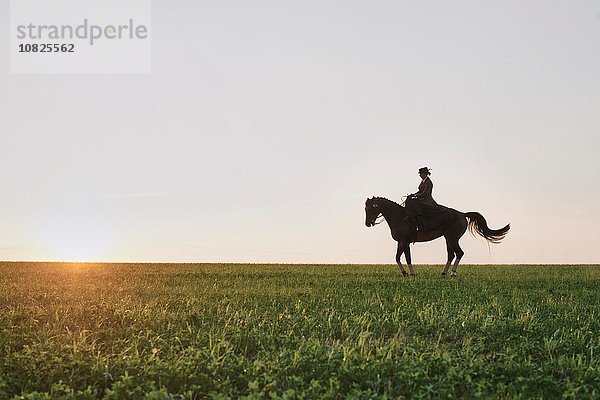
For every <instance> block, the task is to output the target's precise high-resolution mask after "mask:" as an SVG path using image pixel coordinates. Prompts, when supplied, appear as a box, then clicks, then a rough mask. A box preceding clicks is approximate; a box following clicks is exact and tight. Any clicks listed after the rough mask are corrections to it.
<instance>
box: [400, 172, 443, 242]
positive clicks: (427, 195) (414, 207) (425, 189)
mask: <svg viewBox="0 0 600 400" xmlns="http://www.w3.org/2000/svg"><path fill="white" fill-rule="evenodd" d="M429 175H431V171H430V169H429V168H427V167H423V168H419V176H420V177H421V183H420V184H419V190H418V191H417V192H416V193H413V194H410V195H409V196H408V197H409V198H408V201H407V202H406V214H407V215H406V217H405V218H404V219H405V221H406V222H407V223H408V224H409V225H411V226H412V227H413V228H415V229H416V230H419V229H422V221H421V216H422V214H423V207H420V206H421V205H424V206H425V207H424V208H427V206H430V207H436V206H437V203H436V202H435V200H433V197H432V196H431V193H432V191H433V182H432V181H431V179H430V178H429ZM411 199H412V200H413V201H410V200H411ZM415 199H416V201H414V200H415Z"/></svg>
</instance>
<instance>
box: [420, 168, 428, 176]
mask: <svg viewBox="0 0 600 400" xmlns="http://www.w3.org/2000/svg"><path fill="white" fill-rule="evenodd" d="M419 174H427V175H431V170H430V169H429V168H427V167H423V168H419Z"/></svg>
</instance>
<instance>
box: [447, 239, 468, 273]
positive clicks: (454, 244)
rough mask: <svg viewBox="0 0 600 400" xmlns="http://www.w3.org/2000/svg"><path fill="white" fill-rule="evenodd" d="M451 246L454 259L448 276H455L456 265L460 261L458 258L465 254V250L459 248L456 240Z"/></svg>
mask: <svg viewBox="0 0 600 400" xmlns="http://www.w3.org/2000/svg"><path fill="white" fill-rule="evenodd" d="M453 247H454V253H455V254H456V260H455V261H454V264H453V265H452V273H451V274H450V276H456V267H458V263H459V262H460V259H461V258H463V256H464V255H465V252H464V251H463V250H462V249H461V248H460V245H459V244H458V240H457V241H456V242H454V243H453Z"/></svg>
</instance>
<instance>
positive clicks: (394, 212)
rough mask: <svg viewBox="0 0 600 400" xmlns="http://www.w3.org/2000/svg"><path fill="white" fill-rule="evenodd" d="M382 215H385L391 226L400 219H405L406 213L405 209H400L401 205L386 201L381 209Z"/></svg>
mask: <svg viewBox="0 0 600 400" xmlns="http://www.w3.org/2000/svg"><path fill="white" fill-rule="evenodd" d="M381 214H383V217H384V218H385V220H386V221H387V222H388V224H389V223H390V222H393V221H394V220H395V219H397V218H398V217H404V214H405V212H404V208H402V207H400V205H398V204H396V203H394V202H392V201H391V200H387V199H385V200H384V203H383V204H382V207H381Z"/></svg>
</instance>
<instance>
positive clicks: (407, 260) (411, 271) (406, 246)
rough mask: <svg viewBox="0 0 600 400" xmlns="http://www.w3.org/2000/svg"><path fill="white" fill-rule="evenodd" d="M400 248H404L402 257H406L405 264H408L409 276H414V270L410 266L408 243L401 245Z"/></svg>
mask: <svg viewBox="0 0 600 400" xmlns="http://www.w3.org/2000/svg"><path fill="white" fill-rule="evenodd" d="M402 248H404V257H406V263H407V264H408V270H409V271H410V275H411V276H415V270H414V269H413V266H412V257H411V256H410V243H409V242H405V243H404V244H403V245H402Z"/></svg>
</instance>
